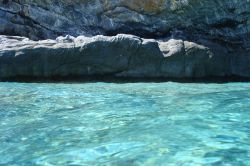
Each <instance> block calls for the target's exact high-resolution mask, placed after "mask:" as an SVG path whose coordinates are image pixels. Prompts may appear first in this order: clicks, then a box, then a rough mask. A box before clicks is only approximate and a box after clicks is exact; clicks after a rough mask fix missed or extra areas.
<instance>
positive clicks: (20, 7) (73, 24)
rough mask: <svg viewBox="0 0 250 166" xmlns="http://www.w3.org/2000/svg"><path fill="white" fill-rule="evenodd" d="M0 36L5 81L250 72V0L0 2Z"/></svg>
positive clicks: (1, 70) (0, 62) (1, 72)
mask: <svg viewBox="0 0 250 166" xmlns="http://www.w3.org/2000/svg"><path fill="white" fill-rule="evenodd" d="M121 33H123V34H130V35H117V34H121ZM0 35H2V36H1V37H0V38H1V39H0V78H2V79H3V78H12V77H19V76H22V77H25V76H27V77H29V76H30V77H49V78H52V77H56V76H58V77H70V76H80V77H81V76H89V75H112V76H115V77H173V78H196V77H199V78H200V77H211V76H216V77H231V76H240V77H250V70H249V66H250V0H74V1H70V0H0ZM3 35H5V36H3ZM13 35H14V36H25V37H28V38H23V37H13ZM60 35H62V36H65V35H71V36H67V37H59V38H57V37H58V36H60ZM96 35H105V36H106V37H105V36H96ZM116 35H117V36H116ZM134 35H136V36H134ZM107 36H113V37H107ZM137 36H139V37H137ZM45 39H47V40H45ZM29 72H30V74H28V73H29Z"/></svg>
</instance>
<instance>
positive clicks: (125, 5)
mask: <svg viewBox="0 0 250 166" xmlns="http://www.w3.org/2000/svg"><path fill="white" fill-rule="evenodd" d="M0 25H1V26H0V34H5V35H18V36H26V37H29V38H31V39H35V40H38V39H48V38H53V39H55V38H56V37H57V36H59V35H68V34H69V35H72V36H78V35H85V36H92V35H98V34H101V35H116V34H118V33H128V34H134V35H138V36H141V37H149V38H155V37H162V36H172V37H174V38H182V39H187V40H189V41H190V40H191V39H192V40H197V39H199V38H201V37H202V38H206V39H212V40H213V41H217V42H223V43H224V45H226V44H229V45H237V46H239V47H243V48H245V49H247V48H248V49H250V1H249V0H74V1H69V0H60V1H54V0H7V1H6V0H0Z"/></svg>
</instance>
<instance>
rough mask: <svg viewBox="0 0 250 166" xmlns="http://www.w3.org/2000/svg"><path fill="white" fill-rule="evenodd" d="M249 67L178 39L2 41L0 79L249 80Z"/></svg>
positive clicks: (240, 58) (242, 58)
mask: <svg viewBox="0 0 250 166" xmlns="http://www.w3.org/2000/svg"><path fill="white" fill-rule="evenodd" d="M217 47H219V46H217ZM220 49H221V48H220ZM220 53H222V52H221V51H220ZM248 64H250V57H249V56H248V55H244V54H242V55H233V54H230V55H227V54H217V53H216V52H215V51H213V50H211V49H209V48H208V47H205V46H203V45H200V44H197V43H193V42H189V41H183V40H175V39H170V40H168V41H156V40H152V39H151V40H150V39H143V38H139V37H137V36H133V35H121V34H120V35H117V36H114V37H107V36H95V37H84V36H79V37H77V38H74V37H72V36H66V37H58V38H57V39H56V40H40V41H32V40H29V39H28V38H23V37H14V36H0V80H11V79H16V78H21V79H22V78H44V79H53V78H62V79H64V78H86V77H92V76H112V77H113V78H122V77H126V78H128V77H130V78H205V77H230V76H240V77H250V70H249V65H248Z"/></svg>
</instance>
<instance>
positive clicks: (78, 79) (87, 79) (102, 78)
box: [0, 75, 250, 84]
mask: <svg viewBox="0 0 250 166" xmlns="http://www.w3.org/2000/svg"><path fill="white" fill-rule="evenodd" d="M0 82H25V83H91V82H107V83H138V82H142V83H151V82H152V83H154V82H155V83H161V82H178V83H218V84H219V83H229V82H250V78H247V77H239V76H228V77H202V78H171V77H155V78H152V77H141V78H139V77H115V76H112V75H94V76H72V77H60V76H55V77H49V78H48V77H25V76H24V77H11V78H3V79H1V78H0Z"/></svg>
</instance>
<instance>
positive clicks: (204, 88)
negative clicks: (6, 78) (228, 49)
mask: <svg viewBox="0 0 250 166" xmlns="http://www.w3.org/2000/svg"><path fill="white" fill-rule="evenodd" d="M0 133H1V134H0V165H41V166H43V165H45V166H51V165H72V166H73V165H74V166H77V165H86V166H87V165H91V166H92V165H102V166H103V165H107V166H110V165H112V166H113V165H114V166H116V165H117V166H137V165H143V166H147V165H148V166H151V165H159V166H161V165H163V166H165V165H168V166H203V165H204V166H249V165H250V84H249V83H227V84H190V83H189V84H182V83H172V82H168V83H126V84H115V83H85V84H45V83H44V84H35V83H30V84H26V83H0Z"/></svg>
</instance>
